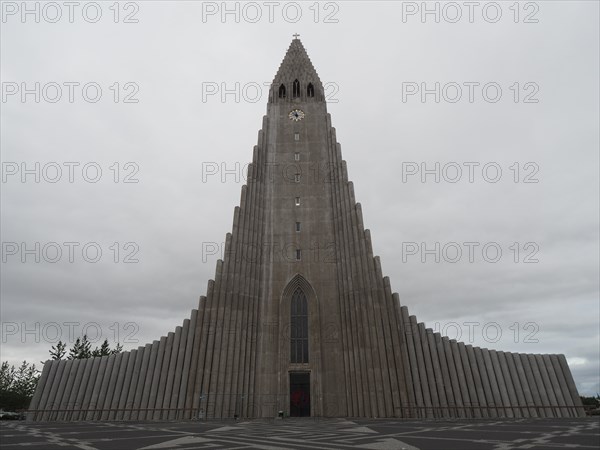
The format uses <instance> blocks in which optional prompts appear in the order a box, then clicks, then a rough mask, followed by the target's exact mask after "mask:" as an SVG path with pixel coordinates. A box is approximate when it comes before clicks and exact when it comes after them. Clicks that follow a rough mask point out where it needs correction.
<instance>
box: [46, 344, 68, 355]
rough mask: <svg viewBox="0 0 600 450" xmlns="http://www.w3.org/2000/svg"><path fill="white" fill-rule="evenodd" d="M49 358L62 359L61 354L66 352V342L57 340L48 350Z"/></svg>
mask: <svg viewBox="0 0 600 450" xmlns="http://www.w3.org/2000/svg"><path fill="white" fill-rule="evenodd" d="M48 351H49V352H50V358H51V359H54V360H56V359H63V356H65V354H66V353H67V344H65V343H63V341H58V343H57V344H56V347H55V346H52V348H51V349H50V350H48Z"/></svg>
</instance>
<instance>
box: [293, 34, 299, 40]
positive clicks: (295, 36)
mask: <svg viewBox="0 0 600 450" xmlns="http://www.w3.org/2000/svg"><path fill="white" fill-rule="evenodd" d="M292 36H294V39H298V36H300V35H299V34H298V33H296V34H292Z"/></svg>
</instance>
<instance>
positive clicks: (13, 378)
mask: <svg viewBox="0 0 600 450" xmlns="http://www.w3.org/2000/svg"><path fill="white" fill-rule="evenodd" d="M39 378H40V372H39V370H37V369H36V368H35V364H31V365H30V364H28V363H27V361H23V363H22V364H21V365H20V366H19V368H15V366H11V365H9V364H8V362H6V361H5V362H3V363H2V365H1V366H0V408H3V409H5V410H8V411H17V410H21V409H26V408H27V407H28V406H29V402H31V398H32V397H33V393H34V392H35V387H36V386H37V382H38V380H39Z"/></svg>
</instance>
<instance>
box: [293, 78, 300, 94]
mask: <svg viewBox="0 0 600 450" xmlns="http://www.w3.org/2000/svg"><path fill="white" fill-rule="evenodd" d="M292 97H293V98H296V97H300V82H299V81H298V79H297V78H296V79H295V80H294V84H293V85H292Z"/></svg>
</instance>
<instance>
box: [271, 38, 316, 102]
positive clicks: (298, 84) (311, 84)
mask: <svg viewBox="0 0 600 450" xmlns="http://www.w3.org/2000/svg"><path fill="white" fill-rule="evenodd" d="M298 36H299V35H298V34H294V39H293V40H292V42H291V44H290V46H289V48H288V50H287V53H286V54H285V57H284V58H283V61H282V62H281V65H280V66H279V70H278V71H277V74H276V75H275V78H274V79H273V84H272V85H271V91H270V95H269V102H271V103H274V102H281V101H285V102H289V101H293V100H294V99H300V100H302V101H310V100H313V101H314V100H316V101H324V100H325V99H324V95H323V84H322V83H321V80H320V79H319V75H318V74H317V71H316V70H315V68H314V66H313V64H312V62H311V60H310V58H309V57H308V54H307V53H306V50H305V48H304V46H303V45H302V41H301V40H300V39H298Z"/></svg>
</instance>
